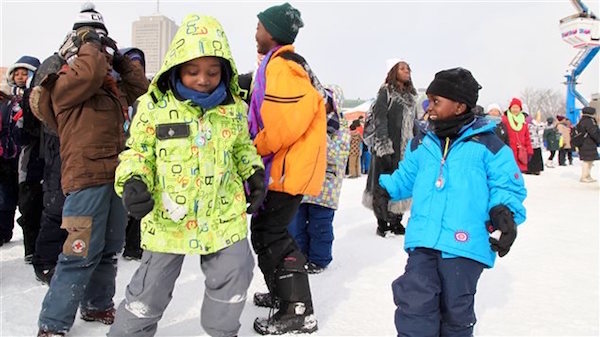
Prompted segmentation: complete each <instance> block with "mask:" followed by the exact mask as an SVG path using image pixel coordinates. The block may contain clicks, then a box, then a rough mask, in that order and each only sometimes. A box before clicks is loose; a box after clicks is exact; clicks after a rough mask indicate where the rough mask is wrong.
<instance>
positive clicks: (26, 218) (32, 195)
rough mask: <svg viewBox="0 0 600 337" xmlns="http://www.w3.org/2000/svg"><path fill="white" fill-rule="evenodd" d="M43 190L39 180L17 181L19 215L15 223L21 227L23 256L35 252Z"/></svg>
mask: <svg viewBox="0 0 600 337" xmlns="http://www.w3.org/2000/svg"><path fill="white" fill-rule="evenodd" d="M43 196H44V192H43V191H42V184H41V183H40V182H39V181H35V182H33V181H24V182H21V183H19V212H20V213H21V216H20V217H19V218H18V219H17V223H18V224H19V225H20V226H21V228H22V229H23V245H24V246H25V256H28V255H33V254H34V253H35V241H36V239H37V236H38V233H39V232H40V219H41V218H42V209H43V207H44V203H43Z"/></svg>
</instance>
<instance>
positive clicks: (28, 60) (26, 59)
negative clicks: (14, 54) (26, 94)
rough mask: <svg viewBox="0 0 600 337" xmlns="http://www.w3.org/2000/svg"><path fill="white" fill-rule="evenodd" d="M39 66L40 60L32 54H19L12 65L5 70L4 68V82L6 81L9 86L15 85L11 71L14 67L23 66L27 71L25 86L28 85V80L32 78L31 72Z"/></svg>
mask: <svg viewBox="0 0 600 337" xmlns="http://www.w3.org/2000/svg"><path fill="white" fill-rule="evenodd" d="M39 66H40V60H38V59H37V58H35V57H33V56H27V55H25V56H21V57H20V58H19V59H18V60H17V62H15V63H14V64H13V65H11V66H10V67H9V68H8V69H7V70H6V82H8V85H10V86H11V87H14V86H16V83H15V80H14V79H13V73H14V72H15V70H16V69H18V68H25V69H27V71H28V76H27V77H28V81H27V84H28V85H27V86H29V82H30V81H31V79H32V78H33V74H34V73H35V71H36V70H37V68H38V67H39Z"/></svg>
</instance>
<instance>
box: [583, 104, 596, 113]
mask: <svg viewBox="0 0 600 337" xmlns="http://www.w3.org/2000/svg"><path fill="white" fill-rule="evenodd" d="M581 113H582V114H584V115H595V114H596V109H595V108H594V107H591V106H586V107H585V108H583V109H581Z"/></svg>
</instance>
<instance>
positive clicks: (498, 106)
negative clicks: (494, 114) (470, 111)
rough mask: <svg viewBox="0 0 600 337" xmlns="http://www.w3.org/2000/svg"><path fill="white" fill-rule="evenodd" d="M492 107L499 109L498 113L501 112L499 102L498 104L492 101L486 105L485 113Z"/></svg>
mask: <svg viewBox="0 0 600 337" xmlns="http://www.w3.org/2000/svg"><path fill="white" fill-rule="evenodd" d="M494 109H496V110H498V111H500V113H502V108H501V107H500V104H498V103H492V104H490V105H488V106H487V109H485V113H486V114H487V113H489V112H490V111H492V110H494Z"/></svg>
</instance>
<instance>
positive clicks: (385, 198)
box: [373, 183, 390, 221]
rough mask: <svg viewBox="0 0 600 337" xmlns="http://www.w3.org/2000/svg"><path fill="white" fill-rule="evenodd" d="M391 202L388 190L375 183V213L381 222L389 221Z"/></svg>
mask: <svg viewBox="0 0 600 337" xmlns="http://www.w3.org/2000/svg"><path fill="white" fill-rule="evenodd" d="M389 201H390V194H389V193H388V192H387V190H386V189H385V188H383V187H381V186H380V185H379V184H378V183H375V188H374V189H373V212H374V213H375V217H376V218H377V219H379V220H385V221H387V220H388V202H389Z"/></svg>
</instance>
